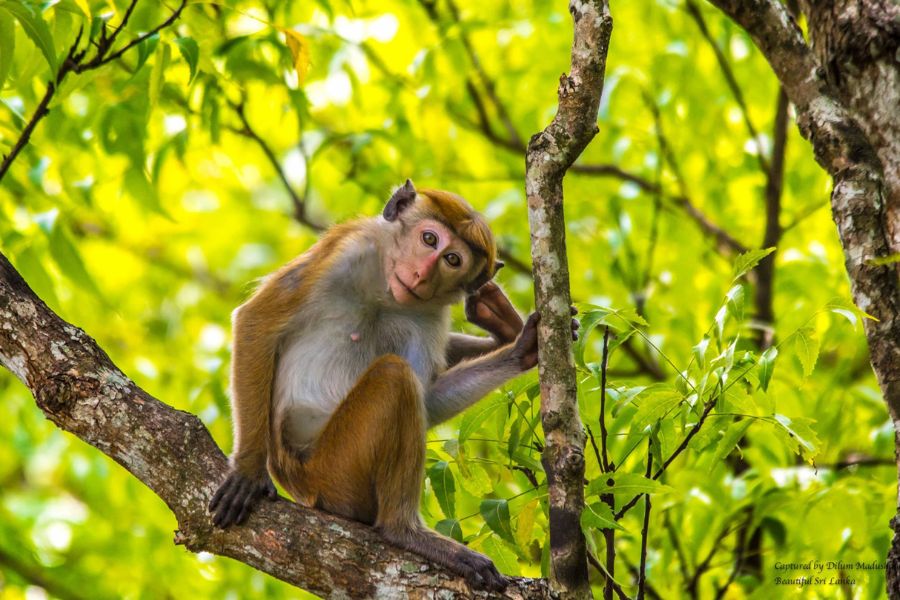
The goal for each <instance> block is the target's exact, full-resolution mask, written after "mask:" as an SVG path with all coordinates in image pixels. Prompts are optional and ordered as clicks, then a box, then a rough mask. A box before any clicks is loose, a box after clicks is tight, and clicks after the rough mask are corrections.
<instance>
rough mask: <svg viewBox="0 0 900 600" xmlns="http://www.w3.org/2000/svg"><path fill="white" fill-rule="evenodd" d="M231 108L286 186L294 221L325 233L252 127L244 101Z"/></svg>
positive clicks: (272, 153)
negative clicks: (311, 217) (311, 216)
mask: <svg viewBox="0 0 900 600" xmlns="http://www.w3.org/2000/svg"><path fill="white" fill-rule="evenodd" d="M231 108H232V109H233V110H234V112H235V114H236V115H237V116H238V118H239V119H240V120H241V125H243V127H244V132H245V135H246V136H247V137H248V138H250V139H252V140H253V141H254V142H256V145H257V146H259V149H260V150H262V153H263V154H265V156H266V159H267V160H268V161H269V164H270V165H271V166H272V168H273V169H274V170H275V173H276V174H277V175H278V179H279V180H280V181H281V183H282V185H283V186H284V189H285V191H286V192H287V193H288V196H290V198H291V203H292V204H293V206H294V219H295V220H297V221H298V222H299V223H301V224H303V225H306V226H307V227H309V228H310V229H312V230H313V231H317V232H321V231H325V229H326V227H325V226H324V225H321V224H319V223H317V222H315V221H313V220H312V219H310V218H309V216H308V215H307V214H306V198H305V197H300V195H299V194H298V193H297V191H296V190H295V189H294V186H293V185H291V182H290V180H288V178H287V173H285V171H284V167H282V166H281V161H279V160H278V157H277V156H275V151H274V150H272V147H271V146H269V144H268V143H267V142H266V141H265V140H264V139H263V138H262V136H260V135H259V134H258V133H257V132H256V130H255V129H253V127H252V126H251V125H250V121H249V120H248V119H247V114H246V112H245V110H244V101H243V100H241V102H232V103H231ZM306 176H307V178H308V177H309V173H307V175H306Z"/></svg>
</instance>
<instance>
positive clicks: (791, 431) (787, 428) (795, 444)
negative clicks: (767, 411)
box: [774, 414, 820, 461]
mask: <svg viewBox="0 0 900 600" xmlns="http://www.w3.org/2000/svg"><path fill="white" fill-rule="evenodd" d="M774 419H775V423H776V424H777V425H778V427H776V431H778V432H779V433H781V434H782V439H784V440H785V442H786V443H787V444H788V445H789V446H790V447H791V448H792V449H793V451H794V452H796V453H797V454H799V455H801V456H802V457H803V458H804V459H805V460H807V461H812V459H813V458H814V457H815V456H816V454H817V453H818V448H819V445H820V442H819V438H818V436H817V435H816V432H815V431H814V430H813V429H812V424H813V423H814V421H813V420H812V419H807V418H803V417H794V418H790V417H786V416H785V415H781V414H776V415H774Z"/></svg>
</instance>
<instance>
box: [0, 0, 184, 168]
mask: <svg viewBox="0 0 900 600" xmlns="http://www.w3.org/2000/svg"><path fill="white" fill-rule="evenodd" d="M136 4H137V0H132V2H131V4H129V6H128V8H127V9H126V11H125V15H124V17H123V18H122V22H121V23H119V25H118V26H117V27H116V29H115V30H114V31H113V33H112V34H111V35H110V36H109V37H106V30H105V29H102V30H101V32H102V33H101V40H100V42H99V43H98V45H97V52H96V54H95V55H94V58H92V59H91V60H90V61H88V62H82V61H83V60H84V57H85V54H86V53H87V50H78V45H79V44H80V42H81V34H82V32H81V30H79V31H78V36H77V37H76V38H75V42H74V43H73V44H72V46H71V48H69V51H68V53H67V54H66V57H65V59H63V61H62V64H61V65H60V66H59V69H57V71H56V73H55V74H54V78H53V81H51V82H49V83H48V84H47V89H46V90H45V91H44V96H43V97H42V98H41V101H40V102H39V103H38V106H37V108H36V109H35V111H34V114H33V115H31V119H29V121H28V123H27V124H26V125H25V128H24V129H23V130H22V133H21V134H19V139H17V140H16V143H15V144H13V147H12V149H11V150H10V152H9V154H8V155H6V156H4V157H3V162H2V163H0V181H3V177H4V176H6V173H7V172H8V171H9V168H10V167H11V166H12V163H13V161H14V160H16V157H17V156H19V153H20V152H22V150H23V149H24V148H25V146H27V145H28V142H29V141H30V140H31V134H32V133H34V130H35V128H36V127H37V125H38V123H39V122H40V121H41V120H42V119H43V118H44V117H46V116H47V115H48V114H49V113H50V108H49V107H50V101H51V100H53V97H54V96H55V95H56V92H57V90H58V89H59V86H60V85H61V84H62V82H63V80H64V79H65V78H66V75H68V74H69V73H71V72H75V73H84V72H85V71H90V70H93V69H97V68H99V67H102V66H103V65H105V64H107V63H109V62H111V61H113V60H115V59H117V58H119V57H121V56H122V55H123V54H124V53H125V52H127V51H128V50H130V49H131V48H133V47H135V46H137V45H138V44H140V43H141V42H143V41H144V40H145V39H147V38H149V37H150V36H152V35H155V34H157V33H159V32H160V31H162V30H163V29H165V28H166V27H168V26H170V25H172V23H174V22H175V21H176V20H177V19H178V17H180V16H181V11H183V10H184V8H185V7H186V6H187V0H181V4H179V5H178V8H177V9H176V10H175V11H174V12H173V13H172V14H171V15H170V16H169V18H168V19H166V20H165V21H163V22H162V23H160V24H159V25H158V26H157V27H155V28H154V29H153V30H151V31H150V32H148V33H146V34H144V35H141V36H138V37H136V38H134V39H133V40H131V41H130V42H129V43H128V44H126V45H125V46H124V47H123V48H121V49H120V50H118V51H116V52H114V53H112V54H110V55H108V56H107V55H106V53H107V52H108V51H109V49H110V48H111V47H112V44H113V42H115V40H116V38H117V37H118V35H119V33H120V32H121V31H122V30H123V29H124V27H125V25H126V23H127V22H128V18H129V17H130V16H131V12H132V11H133V10H134V7H135V5H136Z"/></svg>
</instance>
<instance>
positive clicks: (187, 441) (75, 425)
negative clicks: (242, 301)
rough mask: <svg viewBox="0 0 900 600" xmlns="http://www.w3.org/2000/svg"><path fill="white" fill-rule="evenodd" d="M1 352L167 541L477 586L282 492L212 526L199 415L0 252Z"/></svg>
mask: <svg viewBox="0 0 900 600" xmlns="http://www.w3.org/2000/svg"><path fill="white" fill-rule="evenodd" d="M0 363H2V364H3V365H4V366H5V367H6V368H7V369H9V370H10V371H12V372H13V374H14V375H15V376H16V377H18V378H19V379H20V380H21V381H22V383H24V384H25V385H26V386H28V389H30V390H31V392H32V393H33V394H34V398H35V400H36V401H37V404H38V406H39V407H40V408H41V410H43V411H44V414H46V415H47V418H48V419H50V420H51V421H53V423H55V424H56V425H57V426H59V427H60V428H61V429H64V430H65V431H68V432H70V433H73V434H75V435H76V436H78V437H79V438H81V439H82V440H84V441H86V442H87V443H89V444H91V445H92V446H95V447H96V448H98V449H100V450H101V451H102V452H103V453H105V454H107V455H108V456H110V457H111V458H112V459H113V460H115V461H116V462H117V463H119V464H120V465H122V466H123V467H125V468H126V469H127V470H128V471H130V472H131V473H132V474H133V475H134V476H135V477H137V478H138V479H139V480H140V481H142V482H143V483H144V484H145V485H147V487H149V488H150V489H151V490H153V492H154V493H156V495H158V496H159V497H160V498H162V500H163V501H164V502H165V503H166V504H167V505H168V507H169V508H170V509H171V510H172V512H173V513H174V515H175V518H176V519H177V520H178V531H177V532H176V533H175V543H177V544H184V545H185V546H186V547H187V548H188V549H189V550H192V551H194V552H199V551H201V550H202V551H206V552H212V553H214V554H220V555H222V556H228V557H231V558H234V559H236V560H239V561H241V562H243V563H246V564H248V565H250V566H252V567H255V568H257V569H259V570H260V571H264V572H266V573H269V574H270V575H272V576H274V577H277V578H279V579H281V580H283V581H286V582H288V583H291V584H293V585H296V586H299V587H302V588H304V589H307V590H309V591H311V592H314V593H316V594H319V595H320V596H324V597H328V598H372V597H380V598H453V597H470V596H473V595H476V594H472V592H471V590H470V589H469V586H468V585H466V583H465V581H463V580H462V579H460V578H459V577H456V576H454V575H452V574H450V573H448V572H447V571H445V570H443V569H441V568H439V567H437V566H435V565H432V564H429V563H426V562H423V559H422V558H421V557H418V556H416V555H414V554H410V553H408V552H404V551H402V550H399V549H397V548H395V547H393V546H390V545H389V544H387V543H385V542H384V541H383V540H382V539H381V538H380V537H379V536H378V535H377V534H376V533H375V532H374V531H373V530H372V528H370V527H366V526H364V525H361V524H359V523H354V522H351V521H347V520H345V519H340V518H337V517H333V516H331V515H327V514H325V513H322V512H319V511H315V510H310V509H306V508H302V507H301V506H299V505H298V504H294V503H293V502H287V501H284V500H277V501H275V502H263V503H262V504H261V506H260V507H259V509H258V510H256V511H255V512H254V513H253V514H252V515H251V516H250V518H249V520H248V522H247V523H246V525H244V526H240V527H229V528H228V529H227V530H224V531H223V530H221V529H216V528H214V527H213V525H212V521H211V520H210V518H209V514H208V513H207V510H206V506H207V504H208V503H209V499H210V497H211V496H212V493H213V492H214V491H215V489H216V488H217V487H218V485H219V483H221V481H222V479H224V477H225V473H226V471H227V460H226V458H225V456H224V455H223V454H222V451H221V450H219V448H218V446H216V443H215V442H214V441H213V439H212V437H211V436H210V435H209V431H207V429H206V427H204V426H203V423H201V422H200V420H199V419H198V418H197V417H195V416H194V415H192V414H189V413H185V412H181V411H178V410H175V409H173V408H171V407H170V406H167V405H165V404H163V403H162V402H160V401H159V400H157V399H156V398H153V397H152V396H150V395H149V394H148V393H147V392H145V391H144V390H142V389H140V388H139V387H137V386H136V385H135V384H134V382H132V381H131V380H130V379H128V378H127V377H126V376H125V375H124V374H123V373H122V372H121V371H120V370H119V369H118V368H117V367H116V366H115V365H114V364H113V363H112V361H111V360H110V359H109V357H108V356H107V355H106V353H105V352H103V350H102V349H100V347H98V346H97V344H96V343H95V342H94V340H92V339H91V338H90V337H88V335H87V334H85V333H84V332H83V331H82V330H80V329H78V328H77V327H74V326H72V325H70V324H68V323H66V322H65V321H63V320H62V319H60V318H59V317H58V316H57V315H56V314H54V313H53V312H52V311H51V310H50V309H49V308H47V306H46V305H45V304H44V303H43V302H41V300H40V299H39V298H38V297H37V296H35V295H34V293H33V292H32V291H31V289H30V288H29V287H28V285H27V284H26V283H25V281H24V280H23V279H22V277H21V276H20V275H19V273H18V272H16V270H15V269H14V268H13V266H12V265H11V264H10V263H9V261H7V260H6V257H4V256H3V255H2V254H0ZM549 593H550V589H549V586H548V584H547V581H546V580H543V579H523V578H513V580H512V582H511V585H510V587H509V588H508V589H507V592H506V596H507V597H511V598H549ZM477 596H479V597H486V596H487V594H484V593H479V594H477Z"/></svg>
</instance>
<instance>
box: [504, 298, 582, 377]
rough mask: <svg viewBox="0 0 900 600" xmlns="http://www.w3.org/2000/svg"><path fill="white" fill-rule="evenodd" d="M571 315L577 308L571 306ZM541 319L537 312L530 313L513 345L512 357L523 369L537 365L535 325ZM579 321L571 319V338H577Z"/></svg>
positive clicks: (574, 313)
mask: <svg viewBox="0 0 900 600" xmlns="http://www.w3.org/2000/svg"><path fill="white" fill-rule="evenodd" d="M570 310H571V311H572V315H573V316H574V315H576V314H578V309H577V308H575V307H574V306H572V307H571V308H570ZM540 320H541V315H540V314H539V313H537V312H533V313H531V315H530V316H529V317H528V320H527V321H525V327H524V328H522V333H520V334H519V337H518V338H517V339H516V343H515V344H514V345H513V349H512V355H513V358H514V359H516V360H518V361H519V367H520V368H521V369H522V370H523V371H527V370H529V369H531V368H533V367H535V366H536V365H537V362H538V343H537V325H538V323H539V322H540ZM579 327H581V323H579V322H578V319H572V339H573V340H577V339H578V328H579Z"/></svg>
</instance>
